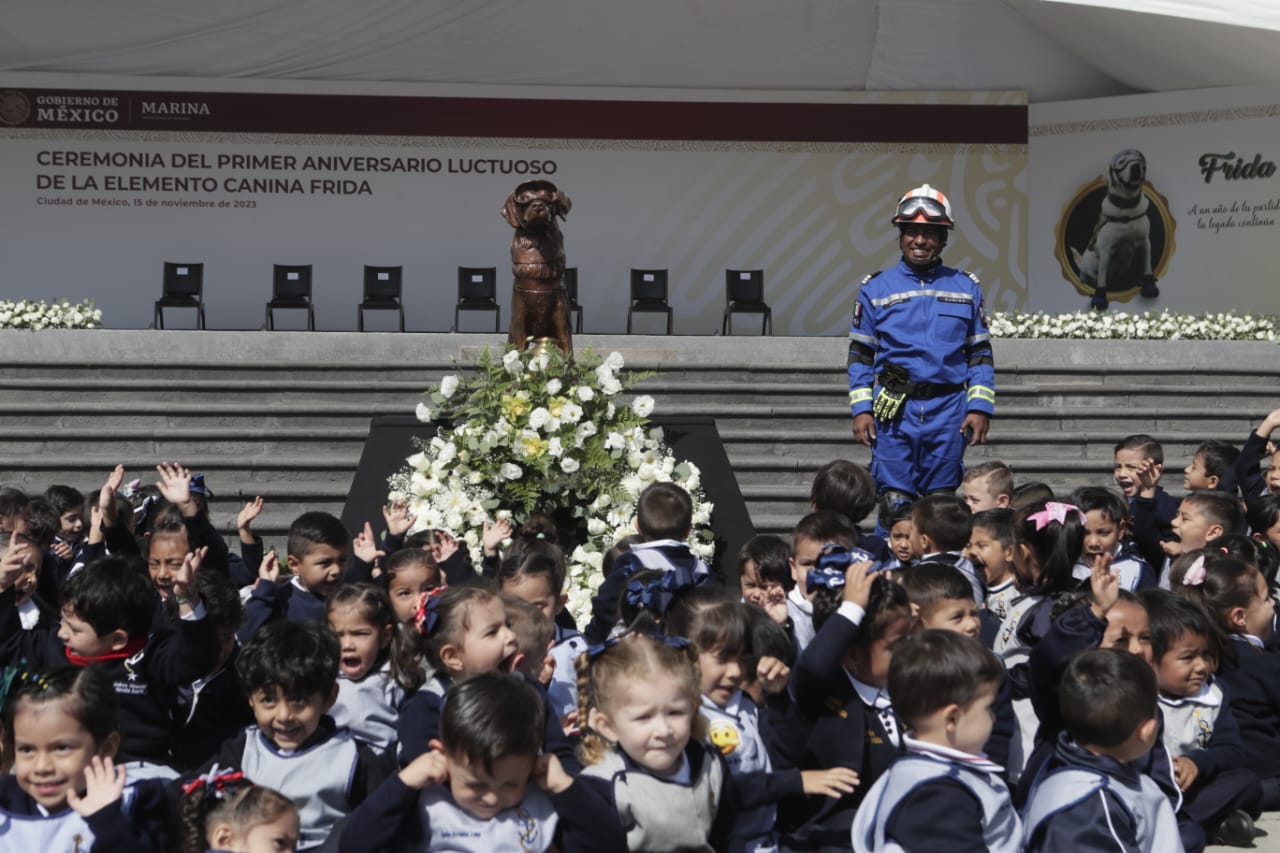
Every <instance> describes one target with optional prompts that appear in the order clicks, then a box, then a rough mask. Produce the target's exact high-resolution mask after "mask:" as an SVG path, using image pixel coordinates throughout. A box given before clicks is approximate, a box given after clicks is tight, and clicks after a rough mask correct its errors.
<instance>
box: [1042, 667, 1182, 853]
mask: <svg viewBox="0 0 1280 853" xmlns="http://www.w3.org/2000/svg"><path fill="white" fill-rule="evenodd" d="M1157 696H1158V693H1157V690H1156V678H1155V673H1154V672H1152V670H1151V667H1150V665H1149V664H1148V663H1147V662H1146V661H1144V660H1143V659H1142V658H1140V657H1137V656H1136V655H1132V654H1129V652H1127V651H1121V650H1120V649H1092V650H1090V651H1087V652H1084V653H1083V654H1081V655H1079V656H1077V657H1076V658H1074V659H1073V660H1072V661H1071V663H1070V664H1069V665H1068V666H1067V670H1066V672H1065V673H1064V674H1063V677H1062V687H1061V697H1062V717H1063V721H1064V723H1065V724H1066V731H1065V732H1063V734H1062V735H1061V736H1060V737H1059V739H1058V742H1057V748H1056V749H1055V751H1054V753H1053V755H1052V757H1051V758H1050V760H1049V762H1048V764H1046V765H1045V768H1044V772H1043V773H1042V774H1041V775H1040V776H1039V778H1038V779H1037V781H1036V785H1035V787H1034V788H1033V789H1032V792H1031V798H1030V800H1029V801H1028V802H1027V806H1026V810H1025V811H1024V812H1023V825H1024V840H1025V844H1026V849H1027V850H1028V851H1029V853H1041V851H1044V853H1051V852H1052V851H1071V853H1076V851H1086V853H1087V851H1104V850H1117V849H1119V850H1151V851H1156V850H1160V851H1166V850H1168V851H1178V850H1182V849H1183V847H1182V841H1181V839H1180V837H1179V835H1178V824H1177V820H1176V818H1175V817H1174V814H1173V807H1172V806H1171V805H1170V804H1169V800H1168V798H1167V797H1166V796H1165V794H1164V792H1163V791H1161V790H1160V788H1159V786H1157V785H1156V783H1155V782H1153V781H1152V780H1151V779H1150V778H1149V777H1147V776H1146V775H1144V774H1143V773H1142V772H1140V771H1139V770H1138V769H1137V768H1138V764H1137V763H1138V762H1139V760H1140V759H1142V758H1143V757H1144V756H1146V755H1147V753H1149V752H1150V751H1151V748H1152V747H1153V746H1154V745H1155V743H1156V741H1157V740H1158V739H1159V737H1160V735H1159V730H1160V724H1159V722H1158V720H1157V715H1158V709H1157V704H1158V703H1157Z"/></svg>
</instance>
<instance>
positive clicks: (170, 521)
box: [142, 504, 208, 610]
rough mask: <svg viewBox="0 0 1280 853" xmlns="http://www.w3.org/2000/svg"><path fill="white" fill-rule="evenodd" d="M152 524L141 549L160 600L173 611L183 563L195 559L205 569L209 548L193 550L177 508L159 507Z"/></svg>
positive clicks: (169, 505) (156, 509)
mask: <svg viewBox="0 0 1280 853" xmlns="http://www.w3.org/2000/svg"><path fill="white" fill-rule="evenodd" d="M149 521H150V524H149V527H148V533H147V536H146V538H145V539H144V540H143V545H142V550H143V556H144V557H145V558H146V560H147V574H149V575H150V576H151V583H152V585H153V586H154V587H155V588H156V592H158V593H160V600H161V601H162V602H164V603H165V605H167V606H168V608H169V609H170V610H172V605H173V603H174V592H173V586H174V579H175V578H176V577H177V576H178V575H179V574H180V573H181V571H182V566H183V563H184V562H186V561H187V560H189V559H191V558H192V557H194V558H195V559H197V560H199V562H200V565H202V566H203V565H204V559H205V557H206V556H207V555H208V547H207V546H200V547H196V548H192V547H191V544H190V543H191V538H190V534H189V533H188V530H187V525H186V522H185V520H184V519H183V517H182V514H181V513H180V512H179V510H178V507H177V506H174V505H172V504H166V505H161V506H159V507H156V508H155V509H154V510H153V511H152V513H151V518H150V520H149Z"/></svg>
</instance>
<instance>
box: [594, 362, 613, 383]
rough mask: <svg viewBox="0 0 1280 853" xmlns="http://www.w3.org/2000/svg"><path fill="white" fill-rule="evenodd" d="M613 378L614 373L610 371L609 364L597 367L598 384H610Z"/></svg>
mask: <svg viewBox="0 0 1280 853" xmlns="http://www.w3.org/2000/svg"><path fill="white" fill-rule="evenodd" d="M612 378H613V371H612V370H610V369H609V365H607V364H598V365H596V382H597V383H599V384H600V385H603V384H604V383H606V382H608V381H609V380H610V379H612Z"/></svg>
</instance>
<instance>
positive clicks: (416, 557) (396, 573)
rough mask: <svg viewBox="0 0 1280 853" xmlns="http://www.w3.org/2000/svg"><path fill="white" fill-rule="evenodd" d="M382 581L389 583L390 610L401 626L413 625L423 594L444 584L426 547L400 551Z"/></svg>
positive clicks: (396, 552) (389, 563)
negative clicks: (393, 612)
mask: <svg viewBox="0 0 1280 853" xmlns="http://www.w3.org/2000/svg"><path fill="white" fill-rule="evenodd" d="M382 579H383V580H385V581H386V582H387V595H388V596H390V598H391V609H392V610H394V611H395V614H396V622H397V623H399V624H400V625H412V624H413V617H414V614H415V613H416V612H417V610H418V602H419V601H421V600H422V595H423V593H427V592H431V590H433V589H435V588H436V587H439V586H441V585H442V584H443V583H444V575H443V574H442V573H441V571H440V567H439V566H438V565H436V560H435V558H434V557H432V556H431V552H430V551H428V550H427V549H426V548H401V549H400V550H399V551H395V552H393V553H392V554H391V556H389V557H388V558H387V568H386V571H385V572H383V574H382Z"/></svg>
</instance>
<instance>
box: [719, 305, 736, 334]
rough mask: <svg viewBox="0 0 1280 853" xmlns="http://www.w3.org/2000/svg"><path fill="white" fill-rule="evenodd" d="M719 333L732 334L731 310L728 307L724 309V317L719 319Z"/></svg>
mask: <svg viewBox="0 0 1280 853" xmlns="http://www.w3.org/2000/svg"><path fill="white" fill-rule="evenodd" d="M720 334H721V336H727V335H732V334H733V312H732V311H730V310H729V309H728V308H726V309H725V310H724V319H723V320H721V321H720Z"/></svg>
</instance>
